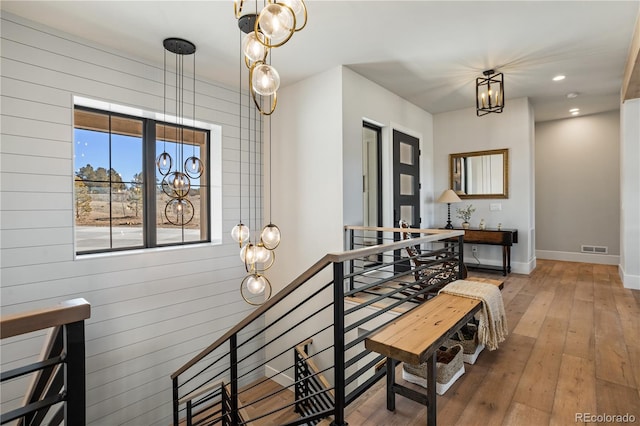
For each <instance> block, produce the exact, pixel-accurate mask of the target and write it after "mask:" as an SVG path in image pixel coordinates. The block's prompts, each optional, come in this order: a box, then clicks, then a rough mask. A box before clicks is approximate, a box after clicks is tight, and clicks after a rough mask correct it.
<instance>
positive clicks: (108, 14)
mask: <svg viewBox="0 0 640 426" xmlns="http://www.w3.org/2000/svg"><path fill="white" fill-rule="evenodd" d="M245 3H246V4H250V5H251V6H253V5H254V4H255V3H254V2H252V1H251V0H248V1H247V0H245ZM259 4H260V5H262V2H259ZM306 4H307V8H308V14H309V20H308V25H307V27H306V28H305V29H303V30H302V31H300V32H298V33H296V34H295V35H294V36H293V38H292V39H291V40H290V41H289V42H288V43H287V44H285V45H284V46H282V47H280V48H278V49H274V50H273V52H272V64H273V65H274V66H275V67H276V68H277V69H278V71H279V72H280V75H281V79H282V84H283V85H284V86H286V85H289V84H292V83H294V82H296V81H298V80H301V79H304V78H306V77H308V76H310V75H313V74H316V73H319V72H322V71H324V70H327V69H329V68H332V67H335V66H338V65H341V64H342V65H345V66H347V67H349V68H351V69H352V70H354V71H356V72H357V73H359V74H361V75H363V76H365V77H367V78H368V79H370V80H373V81H375V82H377V83H378V84H380V85H381V86H383V87H385V88H387V89H388V90H390V91H392V92H394V93H396V94H398V95H399V96H402V97H403V98H405V99H407V100H409V101H411V102H412V103H414V104H416V105H418V106H420V107H422V108H423V109H425V110H427V111H429V112H431V113H434V114H436V113H440V112H445V111H451V110H456V109H461V108H467V107H473V106H474V105H475V100H474V97H475V89H474V81H475V78H476V77H478V76H481V75H482V71H483V70H486V69H489V68H494V69H496V70H498V71H501V72H503V73H504V75H505V96H506V108H508V105H509V103H508V102H509V98H519V97H523V96H528V97H529V98H530V99H531V103H532V104H533V106H534V111H535V115H536V121H545V120H551V119H558V118H565V117H569V116H570V114H569V109H570V108H574V107H577V108H580V110H581V114H582V115H584V114H592V113H596V112H601V111H607V110H612V109H616V108H618V107H619V104H620V101H619V99H620V87H621V85H622V76H623V71H624V66H625V63H626V59H627V54H628V49H629V45H630V42H631V37H632V33H633V28H634V25H635V22H636V19H637V17H638V14H639V11H640V0H633V1H564V2H560V1H530V2H526V1H498V2H489V1H469V2H462V1H326V0H308V1H307V2H306ZM232 5H233V2H232V0H224V1H222V0H217V1H181V2H174V1H43V2H40V1H6V0H3V1H2V2H1V8H2V10H3V11H8V12H10V13H13V14H16V15H19V16H22V17H25V18H27V19H30V20H33V21H37V22H40V23H42V24H45V25H47V26H50V27H53V28H55V29H58V30H61V31H64V32H67V33H70V34H73V35H75V36H79V37H82V38H84V39H86V40H89V41H91V42H94V43H98V44H100V45H103V46H106V47H108V48H112V49H117V50H118V51H120V52H124V53H126V54H130V55H134V56H136V57H140V58H143V59H145V60H148V61H151V62H155V63H158V64H160V63H161V62H162V58H163V47H162V40H163V39H165V38H167V37H181V38H185V39H188V40H190V41H192V42H193V43H195V44H196V46H197V49H198V51H197V56H196V62H197V68H198V74H199V75H202V76H203V77H205V78H207V79H211V80H214V81H219V82H222V83H225V84H228V85H232V86H237V85H238V66H239V39H240V31H239V30H238V28H237V22H236V19H235V18H234V15H233V6H232ZM557 74H564V75H566V76H567V78H566V79H565V80H564V81H561V82H557V83H556V82H553V81H551V78H552V77H553V76H555V75H557ZM569 92H577V93H579V96H578V97H577V98H575V99H567V97H566V95H567V93H569Z"/></svg>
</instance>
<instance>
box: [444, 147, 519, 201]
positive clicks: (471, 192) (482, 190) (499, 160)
mask: <svg viewBox="0 0 640 426" xmlns="http://www.w3.org/2000/svg"><path fill="white" fill-rule="evenodd" d="M508 164H509V150H508V149H494V150H488V151H474V152H461V153H457V154H450V155H449V172H450V174H449V184H450V187H451V189H453V190H454V191H455V192H456V194H458V196H459V197H460V198H508V194H509V173H508V171H509V169H508Z"/></svg>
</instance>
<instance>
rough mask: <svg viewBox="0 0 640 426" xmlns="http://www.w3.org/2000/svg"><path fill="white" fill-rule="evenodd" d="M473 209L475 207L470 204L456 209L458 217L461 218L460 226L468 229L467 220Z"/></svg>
mask: <svg viewBox="0 0 640 426" xmlns="http://www.w3.org/2000/svg"><path fill="white" fill-rule="evenodd" d="M475 211H476V209H475V207H473V205H472V204H469V205H467V207H465V208H464V209H460V208H457V209H456V213H457V216H458V218H459V219H462V227H463V228H464V229H469V220H471V213H473V212H475Z"/></svg>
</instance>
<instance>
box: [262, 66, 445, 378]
mask: <svg viewBox="0 0 640 426" xmlns="http://www.w3.org/2000/svg"><path fill="white" fill-rule="evenodd" d="M363 119H368V120H374V121H375V122H377V123H378V124H380V125H382V126H384V128H383V147H384V148H383V149H384V150H385V153H384V155H383V161H385V162H387V167H385V170H386V171H383V174H385V173H386V175H385V176H386V177H385V179H386V180H385V190H386V191H387V192H386V193H385V195H383V197H386V198H384V199H385V200H387V201H385V208H386V212H389V210H392V207H391V202H390V201H388V200H390V197H389V194H390V191H391V183H390V182H389V179H390V166H389V164H388V163H389V162H390V158H391V157H390V153H391V146H390V140H391V139H390V137H391V130H392V129H394V128H395V129H398V130H401V131H404V132H406V133H408V134H411V135H413V136H416V137H418V138H420V140H421V147H422V154H423V155H422V158H421V173H422V181H423V190H422V191H423V196H422V198H423V200H425V202H424V203H423V212H425V213H423V217H425V216H427V215H429V214H430V213H429V211H430V209H429V206H428V205H427V202H428V201H429V200H430V199H432V197H433V195H432V183H431V181H432V179H431V175H432V170H431V162H432V159H431V151H432V145H433V144H432V138H431V134H432V128H431V115H430V114H428V113H426V112H424V111H423V110H420V109H419V108H417V107H415V106H414V105H412V104H410V103H408V102H407V101H405V100H403V99H401V98H399V97H398V96H396V95H393V94H392V93H390V92H388V91H387V90H385V89H383V88H381V87H380V86H378V85H376V84H374V83H372V82H370V81H368V80H366V79H364V78H363V77H361V76H359V75H358V74H356V73H354V72H352V71H350V70H348V69H346V68H343V67H336V68H333V69H331V70H328V71H326V72H323V73H320V74H318V75H316V76H314V77H311V78H309V79H307V80H304V81H301V82H299V83H296V84H294V85H291V86H287V87H285V88H282V89H280V91H279V93H278V108H277V110H276V112H275V113H274V115H273V118H272V126H273V131H272V140H273V146H272V153H273V160H272V164H271V170H272V176H273V185H272V186H273V194H272V199H271V203H272V219H273V222H274V223H275V224H277V225H278V226H279V227H280V229H281V231H282V242H281V244H280V247H278V249H277V251H276V256H277V257H276V262H275V264H274V266H273V267H272V268H271V269H270V270H268V271H267V272H266V275H267V276H268V278H269V279H270V280H271V282H272V284H273V286H274V289H275V290H276V291H277V290H279V289H282V288H283V287H284V286H285V285H287V284H289V283H290V282H291V281H292V280H293V279H294V278H295V277H297V276H298V275H299V274H300V273H302V272H304V271H305V270H306V269H307V268H309V267H310V266H311V265H313V264H314V263H315V262H317V261H318V260H319V259H320V258H321V257H322V256H324V255H325V254H327V253H330V252H340V251H343V226H344V225H345V224H362V121H363ZM265 175H268V165H267V170H265ZM268 211H269V206H268V201H267V202H266V208H265V214H266V216H267V217H268ZM389 217H390V215H389ZM388 220H389V221H388V222H385V224H386V225H391V223H390V219H388ZM331 274H332V268H331V267H329V268H328V269H327V270H326V271H325V273H322V274H320V275H319V276H318V277H316V278H315V281H316V282H322V283H327V282H330V281H331V279H332V275H331ZM324 294H326V298H329V297H331V292H330V290H329V291H328V292H325V293H324ZM326 298H325V300H326ZM319 305H320V304H319ZM281 309H282V310H284V308H281ZM329 311H331V310H329ZM278 313H279V312H276V313H275V314H270V315H268V316H267V318H268V320H269V319H272V318H275V317H276V316H277V315H278ZM294 321H295V319H291V320H290V321H288V322H287V323H292V322H294ZM323 321H324V323H326V324H329V323H330V322H331V321H332V316H331V312H325V313H324V314H323V315H321V316H320V317H319V318H318V319H317V320H314V324H308V325H304V327H301V330H300V333H302V334H304V331H308V330H315V329H317V323H318V322H321V323H322V322H323ZM278 330H279V329H278V328H277V327H276V328H274V329H273V330H269V332H268V335H269V336H274V335H277V334H278ZM300 338H301V335H297V336H292V337H291V339H292V340H291V342H290V343H293V341H294V340H296V339H300ZM321 340H322V336H316V337H314V344H313V346H312V351H313V350H314V349H313V348H322V347H324V346H325V345H326V342H322V341H321ZM280 346H281V345H280ZM274 353H277V349H273V350H272V349H271V348H268V349H267V358H270V357H271V356H272V355H273V354H274ZM330 356H331V352H327V353H326V354H323V355H322V357H320V358H319V359H316V362H318V363H319V365H320V366H322V365H324V364H323V362H325V361H323V359H325V360H326V362H330V360H329V359H327V357H330ZM287 361H289V362H290V360H284V359H283V360H281V359H276V360H274V361H272V362H271V363H270V365H269V367H268V368H267V371H268V372H269V373H271V374H273V373H274V372H276V371H280V370H282V369H283V368H284V367H285V365H286V363H287ZM329 379H331V377H329ZM277 380H279V381H281V383H286V384H290V382H291V378H290V377H286V376H285V375H280V376H278V377H277Z"/></svg>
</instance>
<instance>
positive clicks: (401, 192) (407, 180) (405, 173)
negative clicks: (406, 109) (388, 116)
mask: <svg viewBox="0 0 640 426" xmlns="http://www.w3.org/2000/svg"><path fill="white" fill-rule="evenodd" d="M419 158H420V146H419V140H418V139H417V138H414V137H413V136H409V135H407V134H404V133H402V132H399V131H398V130H394V131H393V226H394V227H397V226H398V221H399V220H400V219H404V220H405V221H406V222H407V223H408V224H409V225H410V226H411V227H412V228H420V227H421V225H420V222H421V221H422V220H421V218H420V161H419Z"/></svg>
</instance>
